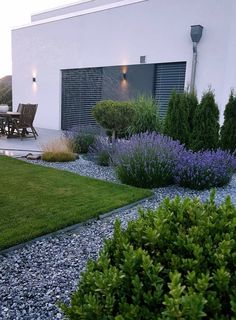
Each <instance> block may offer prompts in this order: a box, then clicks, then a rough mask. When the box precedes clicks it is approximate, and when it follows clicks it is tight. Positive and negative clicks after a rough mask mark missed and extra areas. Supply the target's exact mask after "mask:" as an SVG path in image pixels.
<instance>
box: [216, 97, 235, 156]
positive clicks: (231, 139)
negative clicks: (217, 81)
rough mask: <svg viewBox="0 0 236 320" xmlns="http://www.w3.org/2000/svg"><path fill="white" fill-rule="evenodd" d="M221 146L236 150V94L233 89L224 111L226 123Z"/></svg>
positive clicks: (225, 148)
mask: <svg viewBox="0 0 236 320" xmlns="http://www.w3.org/2000/svg"><path fill="white" fill-rule="evenodd" d="M220 134H221V141H220V142H221V143H220V144H221V148H222V149H224V150H229V151H230V152H234V151H235V150H236V96H235V94H234V92H233V91H231V94H230V97H229V101H228V103H227V105H226V107H225V111H224V124H223V126H222V128H221V133H220Z"/></svg>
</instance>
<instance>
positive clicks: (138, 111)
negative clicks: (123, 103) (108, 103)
mask: <svg viewBox="0 0 236 320" xmlns="http://www.w3.org/2000/svg"><path fill="white" fill-rule="evenodd" d="M134 109H135V113H134V117H133V121H132V123H131V125H130V127H129V133H130V134H138V133H144V132H160V131H161V122H160V116H159V109H158V106H157V104H156V101H155V100H154V99H153V98H152V97H145V96H140V97H138V98H137V99H136V100H135V101H134Z"/></svg>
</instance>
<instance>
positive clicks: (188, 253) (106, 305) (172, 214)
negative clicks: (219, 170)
mask: <svg viewBox="0 0 236 320" xmlns="http://www.w3.org/2000/svg"><path fill="white" fill-rule="evenodd" d="M235 239H236V208H235V207H234V206H233V204H232V203H231V201H230V199H229V198H228V199H226V200H225V202H224V203H222V204H221V205H220V206H219V207H217V206H216V204H215V202H214V194H212V195H211V198H210V200H209V201H208V202H206V203H201V201H200V200H199V199H198V198H195V199H193V200H192V199H189V198H186V199H184V200H181V199H180V198H178V197H177V198H175V199H174V200H169V199H166V200H165V201H164V202H163V203H162V204H161V206H160V207H159V208H158V209H157V210H156V211H151V210H149V211H147V212H144V211H141V212H140V217H139V219H138V220H137V221H132V222H130V223H129V224H128V228H127V230H125V231H123V230H122V228H121V224H120V222H116V225H115V233H114V236H113V238H112V239H111V240H108V241H107V242H106V244H105V247H104V249H103V251H102V252H101V254H100V257H99V259H98V261H96V262H95V261H90V262H89V264H88V267H87V271H86V272H85V273H84V274H83V275H82V278H81V281H80V284H79V288H78V290H77V291H76V292H75V293H74V294H73V296H72V299H71V305H70V306H69V307H68V306H65V305H64V306H62V309H63V311H64V313H65V314H66V316H67V318H68V319H71V320H72V319H73V320H75V319H87V320H90V319H91V320H96V319H97V320H98V319H99V320H101V319H104V320H105V319H106V320H108V319H110V320H111V319H115V320H124V319H130V320H131V319H135V320H139V319H140V320H141V319H142V320H143V319H146V320H152V319H153V320H154V319H155V320H157V319H203V318H204V319H217V320H219V319H235V317H236V273H235V269H236V240H235Z"/></svg>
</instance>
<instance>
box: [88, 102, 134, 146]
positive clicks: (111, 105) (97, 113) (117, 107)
mask: <svg viewBox="0 0 236 320" xmlns="http://www.w3.org/2000/svg"><path fill="white" fill-rule="evenodd" d="M92 114H93V116H94V118H95V119H96V121H97V122H98V123H99V124H100V125H101V126H102V127H103V128H105V129H108V130H111V131H112V138H113V140H114V139H115V136H116V134H122V133H124V132H125V131H126V130H127V128H128V127H129V125H130V123H131V122H132V119H133V117H134V106H133V104H132V103H131V102H121V101H112V100H104V101H100V102H98V103H97V104H96V106H95V107H94V108H93V110H92Z"/></svg>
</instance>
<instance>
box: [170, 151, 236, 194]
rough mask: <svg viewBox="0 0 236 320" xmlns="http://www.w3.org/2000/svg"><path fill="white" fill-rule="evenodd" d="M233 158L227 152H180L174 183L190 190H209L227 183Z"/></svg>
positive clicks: (232, 166)
mask: <svg viewBox="0 0 236 320" xmlns="http://www.w3.org/2000/svg"><path fill="white" fill-rule="evenodd" d="M234 166H235V158H234V156H233V155H231V154H230V153H229V152H226V151H222V150H220V149H218V150H216V151H202V152H196V153H194V152H192V151H186V150H185V151H182V153H181V154H180V155H179V161H178V163H177V165H176V167H175V182H176V183H177V184H179V185H180V186H183V187H188V188H191V189H197V190H201V189H209V188H212V187H220V186H223V185H225V184H227V183H229V181H230V179H231V177H232V174H233V171H234Z"/></svg>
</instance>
